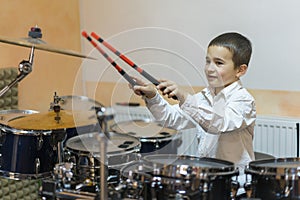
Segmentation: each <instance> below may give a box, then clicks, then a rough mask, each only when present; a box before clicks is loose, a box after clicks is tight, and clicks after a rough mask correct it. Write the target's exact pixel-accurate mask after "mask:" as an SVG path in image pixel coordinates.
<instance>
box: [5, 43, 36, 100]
mask: <svg viewBox="0 0 300 200" xmlns="http://www.w3.org/2000/svg"><path fill="white" fill-rule="evenodd" d="M34 49H35V47H34V46H32V47H31V51H30V55H29V60H28V61H27V60H23V61H21V62H20V64H19V72H20V73H19V75H18V76H17V77H16V78H15V80H13V81H12V82H11V83H10V84H8V85H7V86H5V87H4V88H3V89H2V90H1V91H0V97H2V96H3V95H4V94H5V93H6V92H7V91H8V90H10V89H11V88H12V87H14V86H15V85H16V84H17V83H18V82H20V81H21V80H23V79H24V78H25V77H26V76H27V75H28V74H29V73H30V72H31V71H32V65H33V57H34Z"/></svg>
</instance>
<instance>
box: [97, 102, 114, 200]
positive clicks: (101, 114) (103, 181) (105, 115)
mask: <svg viewBox="0 0 300 200" xmlns="http://www.w3.org/2000/svg"><path fill="white" fill-rule="evenodd" d="M95 110H96V115H97V119H98V122H99V124H100V127H101V129H102V132H101V131H100V132H99V135H98V137H97V140H98V141H99V144H100V149H99V150H100V199H101V200H107V199H108V190H107V173H108V172H107V170H106V166H107V164H108V161H107V157H106V155H107V154H106V152H107V141H108V140H109V138H110V137H109V132H108V128H107V121H108V120H110V119H113V114H112V112H110V111H109V110H108V111H107V110H106V109H105V108H104V107H100V108H95Z"/></svg>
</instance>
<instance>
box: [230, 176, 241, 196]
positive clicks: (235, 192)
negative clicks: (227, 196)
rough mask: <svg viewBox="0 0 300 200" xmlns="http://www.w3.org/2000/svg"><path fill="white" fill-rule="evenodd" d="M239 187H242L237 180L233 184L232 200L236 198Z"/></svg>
mask: <svg viewBox="0 0 300 200" xmlns="http://www.w3.org/2000/svg"><path fill="white" fill-rule="evenodd" d="M239 187H240V183H239V182H238V181H237V180H235V181H232V182H231V199H235V198H236V194H237V191H238V189H239Z"/></svg>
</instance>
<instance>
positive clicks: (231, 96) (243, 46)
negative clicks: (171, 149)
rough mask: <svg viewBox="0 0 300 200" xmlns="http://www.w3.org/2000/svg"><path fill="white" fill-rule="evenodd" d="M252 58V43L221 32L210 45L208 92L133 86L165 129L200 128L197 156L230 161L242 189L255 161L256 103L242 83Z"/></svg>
mask: <svg viewBox="0 0 300 200" xmlns="http://www.w3.org/2000/svg"><path fill="white" fill-rule="evenodd" d="M251 53H252V47H251V42H250V41H249V40H248V39H247V38H246V37H244V36H243V35H241V34H239V33H234V32H230V33H224V34H221V35H219V36H218V37H216V38H214V39H213V40H212V41H211V42H210V43H209V45H208V48H207V55H206V65H205V74H206V78H207V80H208V87H207V88H205V89H203V90H202V91H201V92H199V93H197V94H194V95H192V94H188V93H187V92H185V91H183V90H181V89H180V88H179V87H178V86H177V85H176V84H175V83H174V82H172V81H168V80H160V84H159V85H158V86H156V88H155V86H153V85H151V84H145V83H143V82H142V81H141V80H137V83H138V84H139V85H136V86H134V87H133V90H134V92H135V93H136V94H137V95H141V94H143V96H144V99H145V101H146V105H147V107H148V109H149V110H150V111H151V113H152V114H153V116H154V117H155V119H156V120H157V121H160V122H162V123H163V124H164V125H165V126H169V127H172V128H175V129H177V130H179V129H185V128H190V127H193V125H194V124H197V125H200V127H201V128H202V129H203V130H204V131H205V132H204V133H203V132H202V134H200V143H199V148H198V149H199V156H205V157H213V158H217V159H222V160H228V161H230V162H233V163H234V164H235V166H236V167H238V168H239V171H240V178H239V182H240V183H241V184H243V183H244V180H243V179H245V177H244V176H245V175H244V168H245V166H246V165H247V164H248V163H249V162H250V161H252V160H254V151H253V134H254V124H255V120H256V108H255V101H254V98H253V97H252V96H251V94H250V93H249V92H248V91H247V90H246V89H245V88H243V87H242V84H241V81H240V77H241V76H243V75H244V74H245V73H246V72H247V68H248V64H249V61H250V57H251ZM157 90H161V91H162V94H163V95H167V96H168V97H169V98H172V97H175V96H176V97H177V99H178V101H179V104H178V105H177V107H176V106H172V105H170V104H169V103H168V102H167V101H165V100H164V99H163V97H162V96H161V95H159V94H158V92H157ZM241 186H243V185H241Z"/></svg>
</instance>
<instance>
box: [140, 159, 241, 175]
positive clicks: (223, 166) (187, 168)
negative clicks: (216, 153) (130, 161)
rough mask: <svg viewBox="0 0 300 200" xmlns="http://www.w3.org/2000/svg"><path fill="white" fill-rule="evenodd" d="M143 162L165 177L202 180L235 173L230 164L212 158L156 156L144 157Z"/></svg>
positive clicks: (155, 172)
mask: <svg viewBox="0 0 300 200" xmlns="http://www.w3.org/2000/svg"><path fill="white" fill-rule="evenodd" d="M144 160H145V161H147V162H149V163H152V166H153V168H154V169H155V170H154V174H156V175H161V176H166V177H177V178H184V177H197V178H201V179H203V178H205V177H202V176H210V175H232V174H235V173H237V170H235V167H234V164H233V163H232V162H229V161H225V160H219V159H214V158H199V157H192V156H178V155H172V154H169V155H168V154H166V155H164V154H158V155H148V156H145V157H144Z"/></svg>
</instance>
